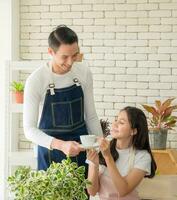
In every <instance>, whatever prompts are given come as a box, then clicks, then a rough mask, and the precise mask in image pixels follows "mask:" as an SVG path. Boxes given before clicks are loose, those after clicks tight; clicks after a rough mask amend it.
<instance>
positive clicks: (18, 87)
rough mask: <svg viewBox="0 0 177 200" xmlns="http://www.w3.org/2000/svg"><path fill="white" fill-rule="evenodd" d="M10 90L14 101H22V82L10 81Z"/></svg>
mask: <svg viewBox="0 0 177 200" xmlns="http://www.w3.org/2000/svg"><path fill="white" fill-rule="evenodd" d="M11 90H12V91H13V94H14V97H15V101H16V103H23V92H24V83H22V82H17V81H13V82H12V83H11Z"/></svg>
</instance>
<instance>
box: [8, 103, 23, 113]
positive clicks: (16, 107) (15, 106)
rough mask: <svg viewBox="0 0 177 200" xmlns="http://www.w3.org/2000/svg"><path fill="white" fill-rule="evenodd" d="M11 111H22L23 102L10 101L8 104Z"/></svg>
mask: <svg viewBox="0 0 177 200" xmlns="http://www.w3.org/2000/svg"><path fill="white" fill-rule="evenodd" d="M10 112H11V113H23V104H20V103H19V104H18V103H12V104H11V106H10Z"/></svg>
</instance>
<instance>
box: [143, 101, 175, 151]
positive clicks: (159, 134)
mask: <svg viewBox="0 0 177 200" xmlns="http://www.w3.org/2000/svg"><path fill="white" fill-rule="evenodd" d="M174 99H175V98H169V99H166V100H165V101H164V102H161V101H160V100H156V101H155V106H150V105H146V104H143V105H142V106H143V107H144V109H145V110H146V111H147V112H148V113H150V114H151V116H150V117H149V136H150V142H151V148H152V149H166V140H167V133H168V130H171V129H173V128H174V127H175V126H176V119H177V117H176V116H173V115H172V112H173V111H175V110H176V109H177V105H172V101H173V100H174Z"/></svg>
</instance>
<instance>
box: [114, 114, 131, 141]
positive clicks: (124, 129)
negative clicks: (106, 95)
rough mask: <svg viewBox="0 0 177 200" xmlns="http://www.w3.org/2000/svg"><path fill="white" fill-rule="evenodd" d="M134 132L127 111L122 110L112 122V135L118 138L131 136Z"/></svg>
mask: <svg viewBox="0 0 177 200" xmlns="http://www.w3.org/2000/svg"><path fill="white" fill-rule="evenodd" d="M132 133H133V129H132V128H131V124H130V122H129V121H128V116H127V113H126V111H121V112H120V113H119V115H118V117H117V120H115V121H114V122H113V123H112V127H111V135H112V137H113V138H116V139H123V138H129V137H130V136H131V135H132Z"/></svg>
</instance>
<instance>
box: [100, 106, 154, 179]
mask: <svg viewBox="0 0 177 200" xmlns="http://www.w3.org/2000/svg"><path fill="white" fill-rule="evenodd" d="M121 111H125V112H126V113H127V116H128V120H129V123H130V124H131V128H132V129H137V134H135V135H133V139H132V145H133V147H134V148H135V149H137V150H147V151H148V152H149V154H150V156H151V174H150V175H146V177H148V178H152V177H154V175H155V172H156V168H157V166H156V163H155V160H154V157H153V155H152V152H151V148H150V144H149V135H148V123H147V119H146V116H145V114H144V112H143V111H142V110H140V109H139V108H136V107H130V106H127V107H125V108H124V109H122V110H121ZM116 141H117V140H116V139H113V140H112V141H111V143H110V151H111V155H112V157H113V159H114V161H116V160H117V159H118V158H119V154H118V152H117V150H116ZM99 158H100V164H102V165H105V166H106V162H105V160H104V158H103V156H102V154H101V152H100V153H99Z"/></svg>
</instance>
